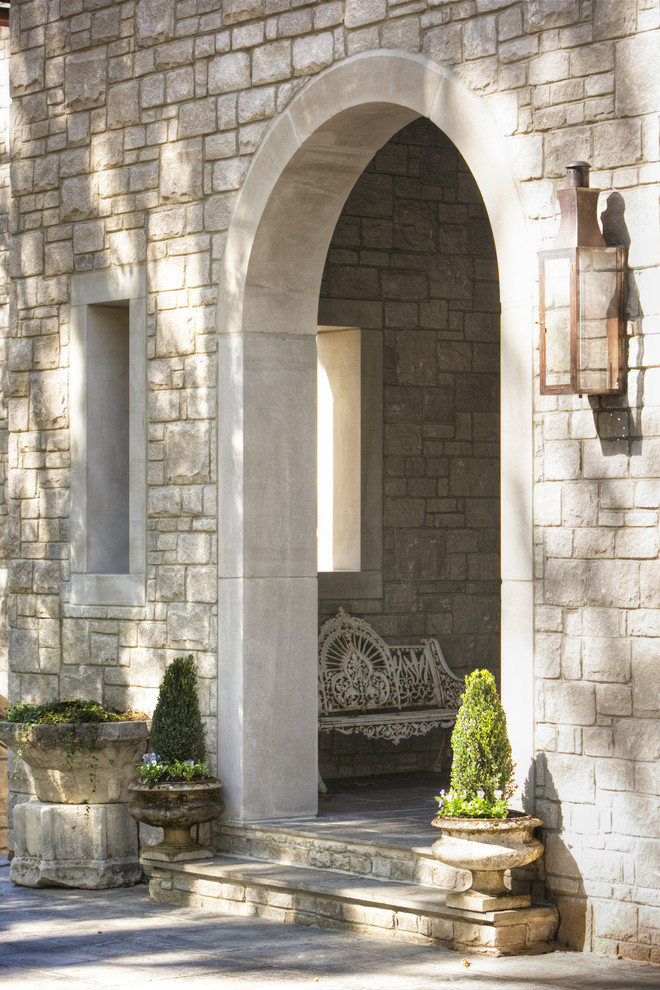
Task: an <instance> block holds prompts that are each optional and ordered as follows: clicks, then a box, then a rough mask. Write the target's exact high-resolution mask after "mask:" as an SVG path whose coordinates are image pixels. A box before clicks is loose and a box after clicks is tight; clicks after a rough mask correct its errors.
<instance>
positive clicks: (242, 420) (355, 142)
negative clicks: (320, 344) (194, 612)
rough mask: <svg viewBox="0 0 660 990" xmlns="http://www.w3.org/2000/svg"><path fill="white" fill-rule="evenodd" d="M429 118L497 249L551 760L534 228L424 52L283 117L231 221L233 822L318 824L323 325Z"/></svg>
mask: <svg viewBox="0 0 660 990" xmlns="http://www.w3.org/2000/svg"><path fill="white" fill-rule="evenodd" d="M419 116H424V117H427V118H428V119H429V120H431V121H432V122H433V123H434V124H436V125H437V126H438V127H439V128H440V129H441V130H442V131H443V132H444V133H445V134H446V135H447V137H449V139H450V140H451V141H452V142H453V143H454V144H455V145H456V147H457V148H458V150H459V151H460V152H461V154H462V156H463V158H464V159H465V161H466V162H467V164H468V166H469V168H470V170H471V172H472V175H473V176H474V178H475V180H476V182H477V185H478V186H479V189H480V192H481V195H482V198H483V201H484V203H485V206H486V209H487V212H488V217H489V220H490V225H491V229H492V232H493V237H494V241H495V247H496V251H497V260H498V267H499V274H500V300H501V306H502V319H501V359H500V366H501V506H502V513H501V533H502V539H501V561H502V563H501V567H502V575H501V577H502V669H501V675H502V692H503V697H504V702H505V706H506V707H508V710H509V711H510V713H511V714H510V718H509V722H510V735H511V738H512V745H513V748H514V758H515V759H516V760H517V763H518V770H519V773H520V774H521V781H520V782H521V783H522V782H523V781H524V778H525V776H526V773H527V770H528V768H529V766H530V762H531V756H532V749H533V650H532V640H533V636H532V630H533V623H532V608H533V595H532V533H531V485H532V440H531V421H532V403H531V382H532V369H531V351H532V348H531V327H532V317H531V312H532V309H531V298H532V288H533V282H532V280H531V277H530V276H529V274H528V273H527V271H526V270H525V268H526V260H525V259H526V251H525V226H524V219H523V215H522V211H521V207H520V203H519V199H518V195H517V191H516V188H515V183H514V180H513V178H512V175H511V171H510V166H509V163H508V160H507V157H506V152H505V150H504V148H503V146H502V143H501V139H500V138H499V135H498V134H497V132H496V130H495V129H494V127H493V123H492V121H491V119H490V118H489V116H488V115H487V114H486V112H485V110H484V108H483V107H482V106H481V105H480V104H479V102H478V101H477V100H476V99H475V98H474V97H473V96H472V95H471V94H469V93H468V91H466V90H464V89H463V88H462V87H460V86H459V85H457V84H456V83H455V82H454V81H452V80H451V79H450V78H449V76H447V75H446V74H445V73H444V72H443V71H442V70H441V69H440V68H439V67H437V66H436V65H434V64H433V63H431V62H429V61H428V60H427V59H424V58H422V57H418V56H411V55H406V54H399V53H391V52H372V53H368V54H365V55H360V56H356V57H354V58H351V59H348V60H346V61H345V62H342V63H340V64H339V65H337V66H335V67H333V68H332V69H329V70H327V71H326V72H325V73H323V74H321V75H320V76H318V77H317V78H316V79H314V80H313V81H312V82H311V83H310V84H309V85H308V86H306V87H305V88H304V89H303V90H302V91H301V92H300V93H299V94H298V96H297V97H296V98H295V99H294V100H293V101H292V103H291V104H290V106H289V108H288V109H287V110H286V111H285V112H284V113H283V114H282V115H281V116H280V117H279V118H277V120H276V121H275V122H274V124H273V126H272V127H271V129H270V131H269V132H268V134H267V136H266V138H265V139H264V142H263V144H262V146H261V148H260V150H259V152H258V153H257V155H256V156H255V159H254V161H253V164H252V167H251V169H250V172H249V174H248V176H247V178H246V181H245V184H244V186H243V189H242V191H241V195H240V197H239V201H238V204H237V207H236V210H235V212H234V215H233V217H232V221H231V226H230V229H229V232H228V237H227V244H226V249H225V256H224V263H223V271H222V276H221V283H220V287H219V302H218V324H217V325H218V392H219V406H218V482H219V528H220V540H219V552H218V572H219V596H218V600H219V605H218V749H219V764H220V775H221V777H222V779H223V781H224V783H225V794H226V803H227V811H228V815H229V817H230V818H231V819H233V820H238V821H253V820H265V819H272V818H286V817H300V816H304V815H314V814H315V813H316V810H317V666H316V639H317V630H318V614H317V599H318V595H317V542H316V402H317V385H316V373H317V372H316V361H317V358H316V327H317V309H318V300H319V289H320V282H321V276H322V273H323V267H324V262H325V258H326V252H327V249H328V245H329V243H330V239H331V236H332V233H333V230H334V227H335V223H336V221H337V218H338V216H339V214H340V212H341V209H342V207H343V205H344V202H345V200H346V198H347V196H348V194H349V192H350V191H351V189H352V187H353V185H354V183H355V181H356V180H357V178H358V177H359V176H360V174H361V173H362V171H363V170H364V168H365V167H366V165H367V164H368V162H369V161H370V159H371V158H372V156H373V154H374V153H375V151H376V150H377V149H378V148H380V147H381V146H382V145H383V144H385V142H386V141H388V140H389V138H390V137H391V136H392V135H393V134H395V133H396V132H397V131H399V130H401V128H403V127H404V126H405V125H407V124H409V123H410V122H411V121H413V120H414V119H416V118H417V117H419Z"/></svg>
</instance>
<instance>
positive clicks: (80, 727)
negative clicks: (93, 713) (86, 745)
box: [0, 719, 149, 746]
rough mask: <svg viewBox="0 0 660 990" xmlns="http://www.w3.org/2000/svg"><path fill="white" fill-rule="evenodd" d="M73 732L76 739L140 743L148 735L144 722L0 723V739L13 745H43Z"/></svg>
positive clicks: (146, 725) (128, 720) (129, 720)
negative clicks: (28, 743)
mask: <svg viewBox="0 0 660 990" xmlns="http://www.w3.org/2000/svg"><path fill="white" fill-rule="evenodd" d="M71 729H75V736H76V738H77V739H80V740H84V739H90V738H92V739H107V740H113V739H139V738H141V737H143V738H146V737H147V736H148V735H149V723H148V722H147V721H146V720H143V719H140V720H133V719H126V720H125V721H118V722H8V721H6V720H3V721H0V739H2V740H3V741H4V742H6V743H7V745H8V746H11V744H12V742H17V743H23V742H32V741H34V742H37V741H39V742H42V741H47V740H48V739H53V738H60V737H61V736H66V735H67V734H68V733H70V732H71Z"/></svg>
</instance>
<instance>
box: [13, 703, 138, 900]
mask: <svg viewBox="0 0 660 990" xmlns="http://www.w3.org/2000/svg"><path fill="white" fill-rule="evenodd" d="M147 738H148V726H147V723H146V722H138V721H136V722H90V723H84V724H75V725H73V724H70V723H60V724H58V725H24V724H22V723H19V722H1V723H0V739H2V740H3V741H4V742H5V743H6V744H7V746H8V747H9V748H10V749H11V750H13V751H14V752H15V753H16V754H17V755H19V756H20V757H21V759H23V760H24V761H25V763H26V764H27V765H28V766H29V768H30V771H31V775H32V779H33V781H34V787H35V791H36V795H37V797H36V799H33V800H30V801H26V802H24V803H22V804H17V805H16V806H15V807H14V811H13V820H14V857H13V859H12V861H11V867H10V877H11V879H12V881H13V882H14V883H16V884H19V885H20V886H23V887H47V886H63V887H83V888H88V889H90V888H92V889H94V888H105V887H125V886H130V885H132V884H135V883H138V881H139V880H140V879H141V877H142V868H141V866H140V862H139V856H138V854H139V849H138V835H137V828H136V827H135V823H134V822H133V821H132V819H131V817H130V815H129V813H128V785H129V782H130V781H131V780H132V779H134V778H135V767H136V765H137V764H138V763H139V762H140V759H141V758H142V754H143V753H144V752H145V751H146V748H147Z"/></svg>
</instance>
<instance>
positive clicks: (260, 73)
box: [252, 40, 292, 86]
mask: <svg viewBox="0 0 660 990" xmlns="http://www.w3.org/2000/svg"><path fill="white" fill-rule="evenodd" d="M291 72H292V63H291V42H290V41H288V40H282V41H274V42H272V43H271V44H266V45H261V46H260V47H259V48H256V49H255V50H254V52H253V54H252V84H253V85H254V86H260V85H263V84H264V83H272V82H277V81H279V80H281V79H288V78H289V77H290V76H291Z"/></svg>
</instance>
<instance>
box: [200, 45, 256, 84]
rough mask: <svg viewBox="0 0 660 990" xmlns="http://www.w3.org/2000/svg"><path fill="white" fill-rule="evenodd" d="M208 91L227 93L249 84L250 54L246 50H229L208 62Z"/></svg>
mask: <svg viewBox="0 0 660 990" xmlns="http://www.w3.org/2000/svg"><path fill="white" fill-rule="evenodd" d="M208 72H209V75H208V87H209V93H214V94H218V93H229V92H240V91H241V90H246V89H248V88H249V86H250V56H249V55H248V53H247V52H231V53H228V54H226V55H221V56H220V57H219V58H216V59H212V61H211V62H210V63H209V70H208Z"/></svg>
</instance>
